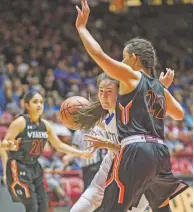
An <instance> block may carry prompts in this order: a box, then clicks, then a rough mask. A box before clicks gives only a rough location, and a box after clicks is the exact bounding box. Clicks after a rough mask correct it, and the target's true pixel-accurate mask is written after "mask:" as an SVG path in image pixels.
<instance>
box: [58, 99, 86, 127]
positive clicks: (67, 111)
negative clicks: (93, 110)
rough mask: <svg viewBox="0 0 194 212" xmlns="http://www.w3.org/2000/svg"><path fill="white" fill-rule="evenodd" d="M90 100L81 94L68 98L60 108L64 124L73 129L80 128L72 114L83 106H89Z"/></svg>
mask: <svg viewBox="0 0 194 212" xmlns="http://www.w3.org/2000/svg"><path fill="white" fill-rule="evenodd" d="M88 105H89V101H88V100H87V99H85V98H84V97H81V96H72V97H70V98H68V99H66V100H65V101H64V102H63V103H62V105H61V108H60V118H61V121H62V122H63V124H64V125H65V126H66V127H68V128H69V129H72V130H78V129H80V125H77V124H75V123H74V122H73V120H72V115H73V114H74V113H76V112H77V111H79V110H80V109H81V108H82V107H83V106H88Z"/></svg>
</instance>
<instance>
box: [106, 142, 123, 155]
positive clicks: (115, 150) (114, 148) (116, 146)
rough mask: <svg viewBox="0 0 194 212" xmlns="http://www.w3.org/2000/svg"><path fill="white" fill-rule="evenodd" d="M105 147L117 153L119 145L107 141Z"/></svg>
mask: <svg viewBox="0 0 194 212" xmlns="http://www.w3.org/2000/svg"><path fill="white" fill-rule="evenodd" d="M107 149H108V150H110V151H111V152H114V153H116V154H117V153H118V152H119V151H120V149H121V146H120V145H118V144H114V143H109V144H108V146H107Z"/></svg>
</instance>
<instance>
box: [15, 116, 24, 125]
mask: <svg viewBox="0 0 194 212" xmlns="http://www.w3.org/2000/svg"><path fill="white" fill-rule="evenodd" d="M12 123H13V124H26V119H25V118H24V116H23V115H19V116H18V117H16V118H15V119H14V120H13V122H12Z"/></svg>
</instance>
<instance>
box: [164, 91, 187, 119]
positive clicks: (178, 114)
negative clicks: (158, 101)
mask: <svg viewBox="0 0 194 212" xmlns="http://www.w3.org/2000/svg"><path fill="white" fill-rule="evenodd" d="M164 94H165V98H166V113H167V115H169V116H171V117H172V118H173V119H175V120H182V119H183V118H184V110H183V108H182V106H181V105H180V104H179V102H177V100H176V99H175V98H174V97H173V96H172V95H171V94H170V92H169V91H168V90H166V89H165V90H164Z"/></svg>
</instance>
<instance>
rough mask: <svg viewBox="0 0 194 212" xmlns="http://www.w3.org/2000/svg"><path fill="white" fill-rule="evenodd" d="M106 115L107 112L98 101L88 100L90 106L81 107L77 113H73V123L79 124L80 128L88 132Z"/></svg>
mask: <svg viewBox="0 0 194 212" xmlns="http://www.w3.org/2000/svg"><path fill="white" fill-rule="evenodd" d="M107 114H108V111H107V110H104V109H103V108H102V106H101V104H100V101H99V100H95V101H92V100H90V105H89V106H85V107H83V108H82V109H81V110H80V111H79V113H75V114H74V116H73V122H74V123H75V124H81V128H82V129H84V130H89V129H91V128H93V127H94V126H95V125H97V124H98V123H99V122H100V121H102V120H103V119H104V118H105V116H106V115H107Z"/></svg>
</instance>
